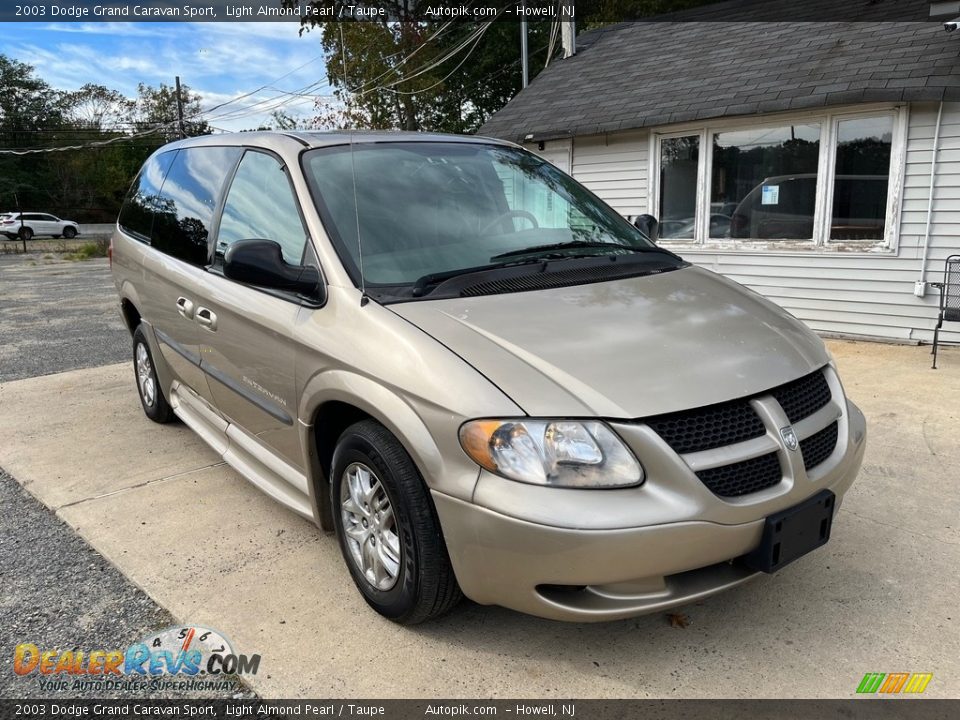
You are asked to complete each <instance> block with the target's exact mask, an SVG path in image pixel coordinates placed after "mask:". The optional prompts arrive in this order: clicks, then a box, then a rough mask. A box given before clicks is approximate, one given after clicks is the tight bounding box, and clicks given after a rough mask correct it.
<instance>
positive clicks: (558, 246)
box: [490, 240, 655, 260]
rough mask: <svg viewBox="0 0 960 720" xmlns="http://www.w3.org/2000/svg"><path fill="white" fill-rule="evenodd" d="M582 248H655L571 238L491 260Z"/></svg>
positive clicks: (628, 249)
mask: <svg viewBox="0 0 960 720" xmlns="http://www.w3.org/2000/svg"><path fill="white" fill-rule="evenodd" d="M582 248H616V249H617V250H626V251H627V252H638V253H640V252H648V251H649V250H653V249H655V248H638V247H632V246H630V245H621V244H620V243H612V242H599V241H591V240H571V241H568V242H560V243H552V244H550V245H535V246H534V247H528V248H521V249H519V250H510V251H508V252H503V253H500V254H499V255H494V256H493V257H491V258H490V259H491V260H500V259H501V258H508V257H518V256H520V255H539V254H543V253H549V252H553V251H556V250H577V249H582Z"/></svg>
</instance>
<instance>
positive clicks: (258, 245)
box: [223, 240, 324, 300]
mask: <svg viewBox="0 0 960 720" xmlns="http://www.w3.org/2000/svg"><path fill="white" fill-rule="evenodd" d="M223 274H224V275H225V276H226V277H228V278H230V279H231V280H236V281H237V282H242V283H246V284H248V285H257V286H259V287H264V288H270V289H271V290H284V291H286V292H293V293H297V294H298V295H305V296H307V297H310V298H314V299H317V300H322V294H323V290H324V288H323V284H322V283H321V282H320V271H319V270H317V269H316V268H315V267H312V266H310V265H291V264H289V263H288V262H286V261H285V260H284V259H283V250H282V248H281V247H280V244H279V243H277V242H274V241H273V240H238V241H237V242H235V243H232V244H231V245H230V246H229V247H228V248H227V251H226V253H224V256H223Z"/></svg>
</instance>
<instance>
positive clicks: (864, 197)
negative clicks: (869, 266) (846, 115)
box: [830, 115, 893, 240]
mask: <svg viewBox="0 0 960 720" xmlns="http://www.w3.org/2000/svg"><path fill="white" fill-rule="evenodd" d="M892 148H893V116H891V115H887V116H882V117H872V118H856V119H853V120H840V121H839V122H838V123H837V150H836V161H835V163H834V178H833V214H832V219H831V222H830V239H831V240H883V238H884V234H885V230H886V228H885V223H886V218H887V195H888V190H889V185H890V154H891V149H892Z"/></svg>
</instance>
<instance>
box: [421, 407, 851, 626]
mask: <svg viewBox="0 0 960 720" xmlns="http://www.w3.org/2000/svg"><path fill="white" fill-rule="evenodd" d="M847 408H848V412H847V413H846V415H847V427H848V432H847V433H845V435H846V447H845V448H844V449H843V451H842V455H841V457H840V458H839V460H838V461H837V462H836V464H835V465H834V466H833V467H832V468H831V470H830V472H829V473H828V474H827V475H826V476H824V477H822V478H820V479H819V480H818V481H817V482H816V483H815V484H814V483H811V485H810V487H809V493H808V494H807V496H809V495H813V494H814V493H816V492H818V491H820V490H822V489H825V488H826V489H829V490H832V491H833V492H834V493H835V495H836V498H837V508H839V506H840V503H841V500H842V498H843V495H844V493H845V492H846V491H847V489H848V488H849V487H850V485H851V484H852V483H853V480H854V478H855V477H856V475H857V472H858V471H859V469H860V464H861V462H862V459H863V453H864V449H865V447H866V423H865V421H864V418H863V415H862V413H861V412H860V411H859V410H858V409H857V408H856V406H854V405H853V404H852V403H848V404H847ZM544 490H549V489H547V488H544ZM596 492H601V493H602V492H603V491H596ZM433 498H434V502H435V504H436V508H437V512H438V515H439V517H440V521H441V525H442V527H443V532H444V538H445V540H446V544H447V549H448V551H449V553H450V559H451V562H452V564H453V568H454V571H455V572H456V575H457V579H458V581H459V583H460V587H461V588H462V590H463V592H464V594H465V595H466V596H467V597H469V598H470V599H472V600H474V601H475V602H478V603H480V604H484V605H501V606H503V607H507V608H511V609H514V610H518V611H521V612H525V613H529V614H531V615H537V616H540V617H545V618H551V619H555V620H567V621H581V622H591V621H603V620H616V619H621V618H626V617H632V616H636V615H642V614H646V613H651V612H657V611H661V610H664V609H667V608H671V607H675V606H678V605H683V604H686V603H690V602H693V601H695V600H699V599H701V598H704V597H707V596H709V595H713V594H715V593H718V592H721V591H723V590H726V589H728V588H731V587H734V586H736V585H739V584H741V583H743V582H746V581H747V580H749V579H751V578H753V577H756V575H758V574H759V573H757V572H756V571H753V570H750V569H748V568H747V567H746V566H745V565H743V564H742V563H740V562H739V561H738V560H737V559H738V558H740V557H741V556H742V555H745V554H746V553H748V552H749V551H751V550H752V549H754V548H755V547H757V545H758V544H759V543H760V540H761V534H762V532H763V525H764V519H765V517H766V515H767V514H770V513H767V512H764V513H762V514H760V515H759V516H757V517H755V518H753V519H751V520H749V521H747V522H739V523H733V524H725V523H720V522H714V521H706V520H696V519H693V520H685V521H681V522H670V521H669V520H668V519H667V518H665V519H664V522H663V523H662V524H656V523H654V524H647V525H644V526H642V527H628V528H612V529H583V528H582V527H581V528H577V527H574V526H572V525H573V523H572V522H569V521H568V522H567V523H564V524H565V525H567V526H566V527H563V526H559V523H558V525H556V526H555V525H551V524H545V523H541V522H531V521H529V520H524V519H520V518H517V517H511V516H509V515H507V514H504V513H503V512H497V511H494V510H491V509H489V508H486V507H482V506H480V505H478V504H475V503H469V502H465V501H463V500H460V499H456V498H453V497H450V496H448V495H444V494H442V493H438V492H436V491H434V492H433ZM611 502H616V500H615V499H613V497H612V496H611ZM717 502H718V503H722V502H724V501H723V500H721V499H719V498H717Z"/></svg>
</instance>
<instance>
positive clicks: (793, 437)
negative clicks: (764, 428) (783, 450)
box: [780, 425, 800, 450]
mask: <svg viewBox="0 0 960 720" xmlns="http://www.w3.org/2000/svg"><path fill="white" fill-rule="evenodd" d="M780 437H782V438H783V444H784V445H786V446H787V450H796V449H797V448H798V447H800V441H799V440H797V434H796V433H795V432H794V431H793V427H792V426H790V425H787V426H786V427H785V428H780Z"/></svg>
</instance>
